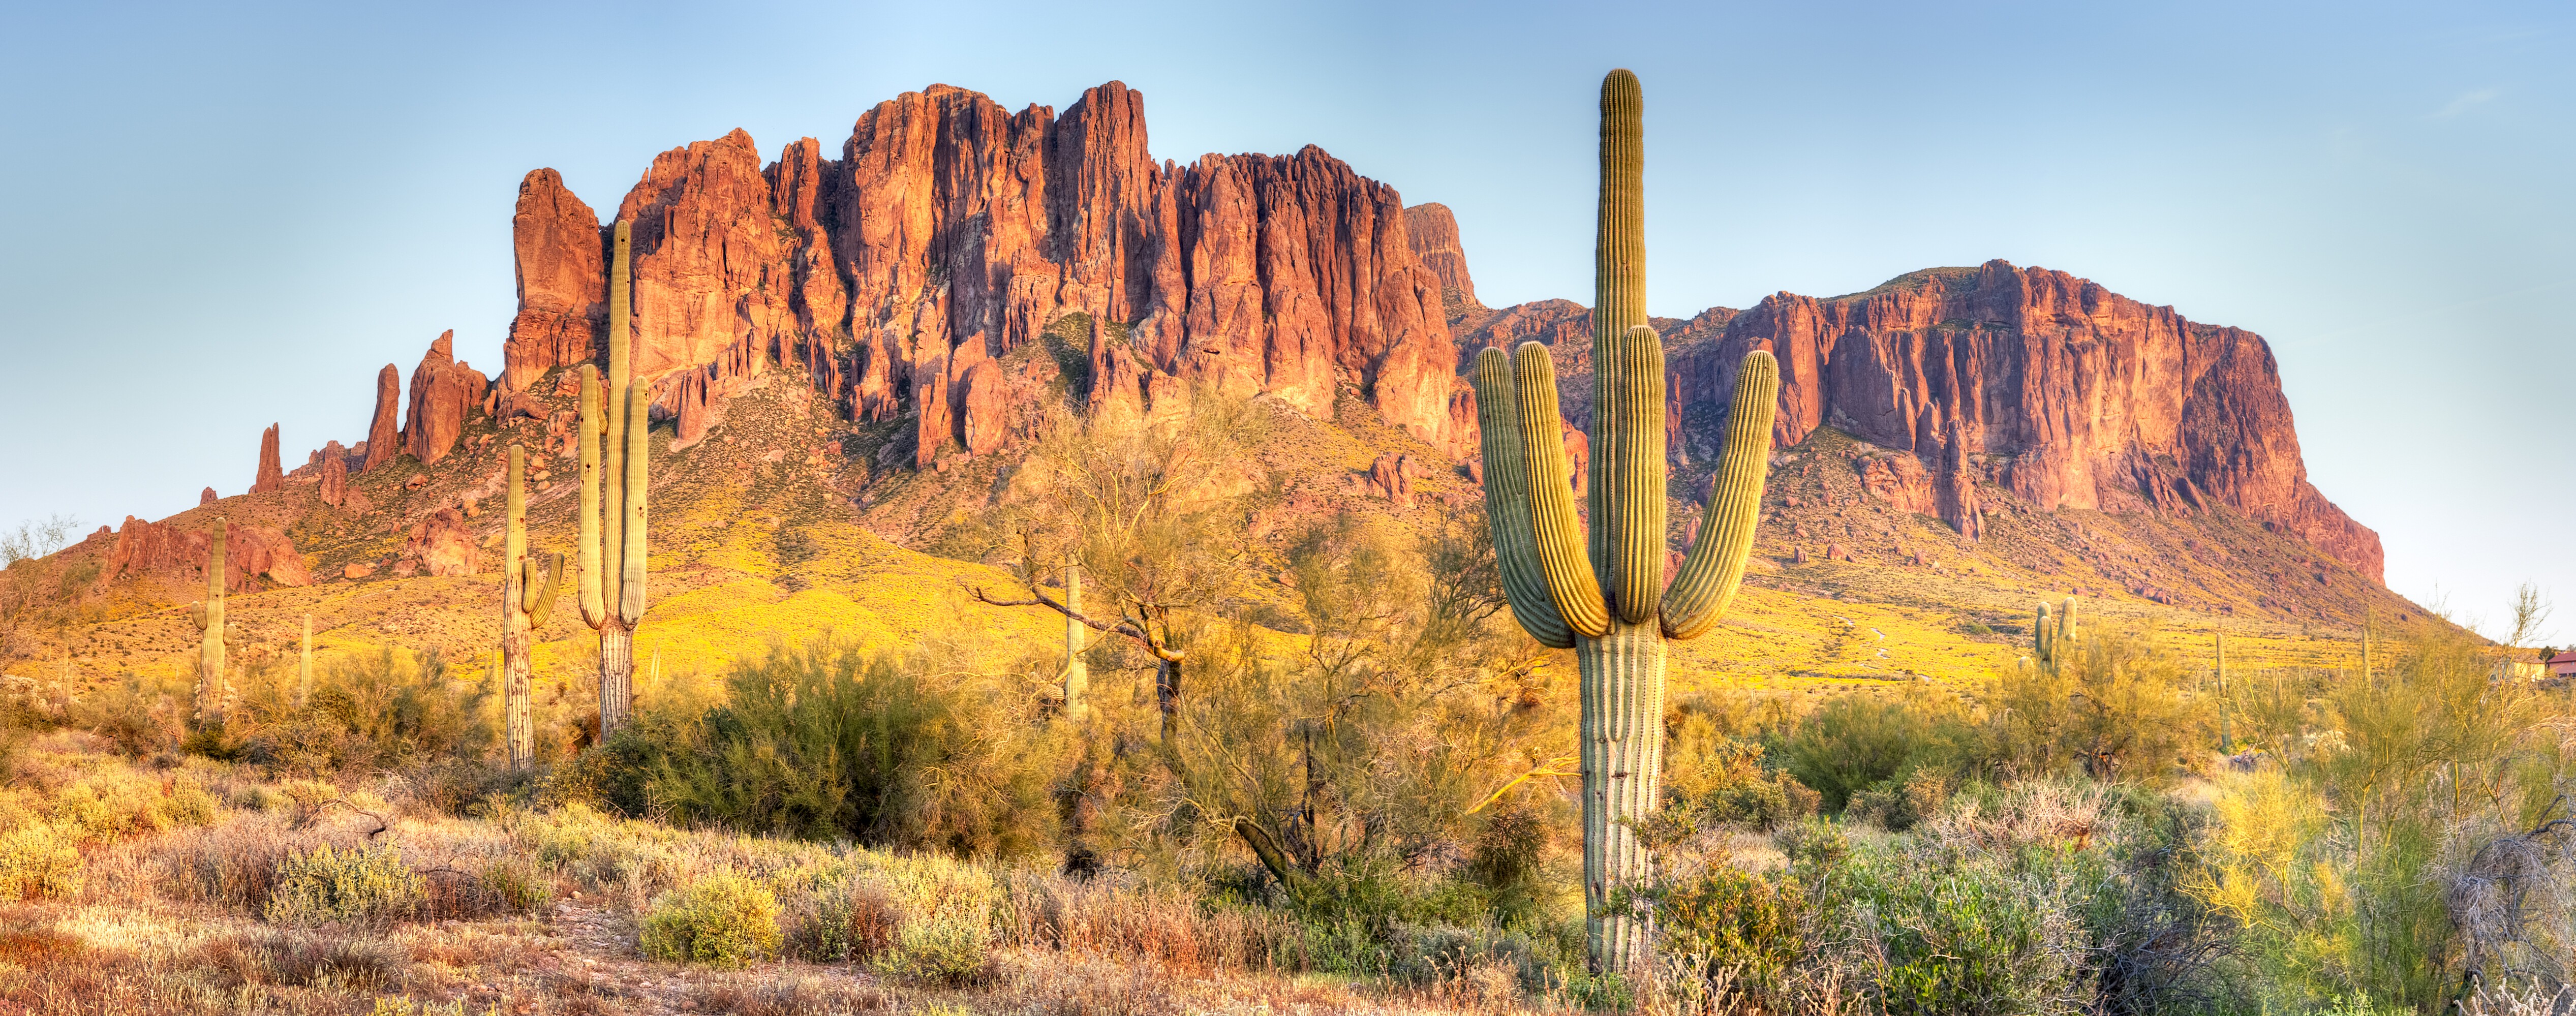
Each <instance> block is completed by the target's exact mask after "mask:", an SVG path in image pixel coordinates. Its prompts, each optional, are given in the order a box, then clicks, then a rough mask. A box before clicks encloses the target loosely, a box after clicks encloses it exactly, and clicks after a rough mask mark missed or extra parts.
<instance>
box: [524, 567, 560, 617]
mask: <svg viewBox="0 0 2576 1016" xmlns="http://www.w3.org/2000/svg"><path fill="white" fill-rule="evenodd" d="M536 570H537V562H536V560H535V559H533V558H531V559H529V561H528V575H527V579H526V580H524V581H523V584H522V586H521V588H530V587H533V586H535V585H536V583H535V581H534V580H535V578H536V574H535V573H536ZM563 573H564V556H563V555H562V554H560V553H557V554H555V555H554V559H553V560H552V561H550V562H548V563H547V566H546V582H545V586H544V588H542V589H537V590H536V591H535V592H534V593H533V594H532V595H531V598H530V600H529V602H528V608H527V611H528V627H530V628H543V627H545V626H546V618H548V617H551V616H553V615H554V610H555V594H557V593H560V592H562V591H563Z"/></svg>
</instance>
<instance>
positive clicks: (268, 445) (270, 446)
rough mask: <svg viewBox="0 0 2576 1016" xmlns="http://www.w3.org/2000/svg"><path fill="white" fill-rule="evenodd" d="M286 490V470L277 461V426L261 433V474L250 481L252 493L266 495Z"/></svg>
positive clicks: (271, 426)
mask: <svg viewBox="0 0 2576 1016" xmlns="http://www.w3.org/2000/svg"><path fill="white" fill-rule="evenodd" d="M284 489H286V470H285V469H284V468H283V466H282V464H281V463H279V462H278V460H277V425H276V424H274V423H272V424H269V425H268V429H267V430H263V431H260V432H259V473H258V474H257V475H256V476H255V477H253V478H252V480H251V481H250V492H251V493H253V494H266V493H270V492H272V491H279V490H284Z"/></svg>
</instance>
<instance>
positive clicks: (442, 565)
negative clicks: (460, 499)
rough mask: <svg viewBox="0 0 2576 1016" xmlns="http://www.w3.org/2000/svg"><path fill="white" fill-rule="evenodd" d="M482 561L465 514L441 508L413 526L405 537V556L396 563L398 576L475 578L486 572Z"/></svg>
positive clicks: (395, 568) (403, 551)
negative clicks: (475, 575) (473, 576)
mask: <svg viewBox="0 0 2576 1016" xmlns="http://www.w3.org/2000/svg"><path fill="white" fill-rule="evenodd" d="M482 559H483V558H482V551H481V550H480V549H479V548H477V547H476V546H475V543H474V534H473V532H472V531H470V530H468V529H466V528H465V514H464V513H463V512H461V511H458V510H457V509H455V508H452V507H451V508H441V509H439V510H437V511H434V512H431V513H429V516H428V517H427V518H424V519H422V520H420V521H419V522H415V523H413V524H412V527H411V530H410V531H409V532H408V533H406V534H405V535H404V538H403V547H402V554H401V556H399V557H397V558H395V560H394V572H395V574H398V575H473V574H476V573H477V572H480V571H481V570H482Z"/></svg>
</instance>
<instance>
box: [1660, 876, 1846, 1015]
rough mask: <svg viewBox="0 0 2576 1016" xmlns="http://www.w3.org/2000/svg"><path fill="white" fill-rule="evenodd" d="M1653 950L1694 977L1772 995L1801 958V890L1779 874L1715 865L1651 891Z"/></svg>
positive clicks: (1804, 910) (1804, 945) (1803, 951)
mask: <svg viewBox="0 0 2576 1016" xmlns="http://www.w3.org/2000/svg"><path fill="white" fill-rule="evenodd" d="M1648 896H1649V899H1650V900H1651V902H1652V904H1653V906H1654V913H1655V920H1656V922H1657V931H1658V933H1659V934H1660V935H1661V936H1662V937H1661V940H1660V941H1659V943H1658V945H1657V950H1658V952H1659V953H1660V954H1661V955H1663V956H1664V957H1666V962H1667V963H1668V964H1672V965H1678V966H1679V967H1681V968H1683V969H1687V970H1689V971H1691V972H1692V973H1694V974H1696V975H1697V976H1700V977H1703V978H1709V979H1711V980H1715V979H1717V978H1721V977H1724V978H1731V979H1733V980H1734V981H1737V982H1741V983H1744V984H1746V985H1747V986H1748V987H1752V988H1755V989H1757V990H1770V991H1776V990H1778V989H1779V988H1780V987H1781V986H1782V985H1783V984H1784V982H1785V981H1786V980H1787V978H1788V976H1789V974H1790V973H1791V971H1792V969H1793V968H1794V967H1795V966H1796V965H1797V964H1799V963H1800V962H1802V961H1803V960H1804V959H1805V958H1806V955H1807V929H1806V927H1805V925H1806V923H1807V921H1808V905H1807V901H1806V894H1805V890H1804V888H1803V887H1802V886H1801V885H1800V884H1799V883H1798V882H1797V881H1796V880H1794V879H1791V878H1788V877H1786V876H1785V873H1781V874H1773V875H1762V874H1755V873H1752V872H1747V871H1744V870H1743V869H1741V868H1737V867H1735V866H1733V865H1715V866H1711V867H1708V868H1706V869H1704V870H1702V871H1701V872H1700V873H1698V874H1697V875H1696V876H1694V877H1690V878H1687V879H1682V880H1679V881H1677V882H1673V883H1667V884H1662V885H1658V886H1656V887H1654V889H1653V890H1652V891H1651V892H1650V893H1649V894H1648Z"/></svg>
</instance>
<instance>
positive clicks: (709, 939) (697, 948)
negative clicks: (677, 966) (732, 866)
mask: <svg viewBox="0 0 2576 1016" xmlns="http://www.w3.org/2000/svg"><path fill="white" fill-rule="evenodd" d="M643 925H644V927H643V939H642V943H641V948H642V950H643V952H644V955H646V956H648V957H651V958H653V959H657V960H664V961H668V962H672V963H703V964H706V965H708V966H714V967H739V966H742V965H744V964H747V963H751V962H754V961H757V960H763V959H767V958H769V957H771V956H775V955H777V954H778V947H779V945H780V937H779V933H778V898H777V897H776V896H775V895H773V894H772V893H771V892H770V891H769V889H768V887H766V886H763V885H761V884H759V883H758V882H755V881H753V880H751V879H749V878H746V877H744V876H742V875H739V874H736V873H733V872H720V873H717V874H715V875H711V876H708V877H706V878H702V879H699V880H697V881H696V882H693V883H691V884H690V885H689V886H688V887H687V888H684V889H680V890H677V891H674V892H671V893H668V894H665V895H664V896H663V897H662V898H661V899H659V900H655V901H654V903H653V909H652V911H651V912H650V913H647V914H645V915H644V921H643Z"/></svg>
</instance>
